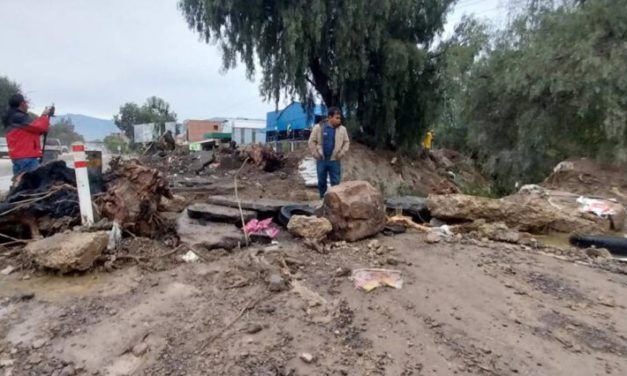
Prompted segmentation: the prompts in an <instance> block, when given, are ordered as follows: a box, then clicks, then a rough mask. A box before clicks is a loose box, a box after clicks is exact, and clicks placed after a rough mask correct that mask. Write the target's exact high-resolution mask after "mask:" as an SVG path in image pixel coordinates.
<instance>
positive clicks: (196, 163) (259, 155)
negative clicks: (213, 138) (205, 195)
mask: <svg viewBox="0 0 627 376" xmlns="http://www.w3.org/2000/svg"><path fill="white" fill-rule="evenodd" d="M246 159H248V160H250V162H251V164H253V165H254V166H257V167H258V168H259V169H260V170H263V171H265V172H274V171H277V170H280V169H281V168H283V167H284V165H285V161H286V160H287V157H286V156H285V155H284V154H283V153H279V152H275V151H274V150H272V149H270V148H269V147H267V146H264V145H258V144H255V145H247V146H245V147H243V148H239V147H237V145H235V143H233V142H231V143H223V144H218V145H216V146H212V147H211V148H210V149H209V150H201V151H197V152H190V151H189V150H184V149H182V148H177V149H176V150H173V151H171V152H164V151H159V152H155V153H151V154H146V155H144V156H142V157H141V162H142V163H143V164H145V165H147V166H151V167H155V168H159V169H160V170H161V171H163V172H164V173H165V174H167V175H180V176H202V175H210V174H212V173H215V172H216V171H228V170H236V169H238V168H240V167H241V166H242V164H243V163H244V161H245V160H246Z"/></svg>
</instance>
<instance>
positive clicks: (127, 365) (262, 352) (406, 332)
mask: <svg viewBox="0 0 627 376" xmlns="http://www.w3.org/2000/svg"><path fill="white" fill-rule="evenodd" d="M377 241H378V242H379V243H380V245H381V246H380V247H376V246H375V247H372V246H371V247H368V244H369V243H370V240H366V241H362V242H358V243H354V244H345V243H333V244H330V245H329V246H327V247H326V248H327V250H328V251H329V252H328V254H319V253H316V252H314V251H312V250H310V249H308V248H306V247H304V246H303V245H302V243H300V242H296V241H293V240H292V239H291V238H290V237H289V236H287V235H285V234H282V235H281V238H280V240H279V246H278V247H276V246H271V247H266V248H263V247H261V246H255V247H252V248H249V249H242V250H234V251H233V252H231V253H227V252H224V251H214V252H202V253H201V251H198V252H199V255H200V256H201V260H200V261H199V262H197V263H185V262H183V261H182V260H181V259H180V256H181V254H182V253H184V252H179V253H177V254H172V255H170V256H168V257H165V258H164V259H159V261H158V263H157V264H158V265H157V266H158V267H155V265H153V264H152V262H151V261H143V260H144V259H142V261H140V262H137V261H136V260H126V261H125V262H123V263H121V264H119V263H118V264H115V265H116V267H115V268H113V269H111V270H113V271H112V272H105V271H103V270H100V271H94V272H91V273H86V274H83V275H75V276H51V275H49V274H45V273H41V272H34V271H32V270H18V271H15V272H13V273H12V274H10V275H8V276H0V367H1V368H0V374H2V373H3V374H5V375H9V374H11V375H74V374H76V375H202V374H212V375H466V374H472V375H517V374H524V375H585V376H589V375H607V374H614V375H623V374H625V370H627V318H626V317H627V316H626V315H625V310H626V309H627V308H626V307H627V295H625V294H624V291H625V288H626V287H627V274H626V271H627V269H626V268H625V267H624V266H621V264H615V261H611V260H605V261H603V260H601V261H595V260H590V259H587V258H586V257H585V256H583V255H576V256H577V257H571V256H563V255H562V256H556V255H553V254H547V250H536V249H531V248H529V247H521V246H517V245H511V244H502V243H494V242H482V241H476V240H456V241H451V242H441V243H437V244H428V243H426V242H425V241H424V235H421V234H417V233H411V232H408V233H405V234H401V235H397V236H394V237H385V236H379V237H378V238H377ZM133 246H134V247H147V248H150V247H151V245H150V244H148V243H146V242H139V241H136V242H134V243H132V244H127V247H133ZM158 253H159V252H158V251H155V250H149V251H145V252H143V253H142V252H140V253H139V254H144V255H150V254H158ZM15 257H17V256H15ZM13 260H14V257H8V258H5V259H3V264H7V263H9V264H10V263H11V262H12V261H13ZM155 262H156V261H155ZM361 267H384V268H392V269H398V270H400V271H401V272H402V277H403V280H404V286H403V287H402V289H399V290H396V289H391V288H378V289H376V290H374V291H372V292H370V293H366V292H363V291H361V290H357V289H355V288H354V286H353V282H352V281H351V280H350V279H349V277H348V276H347V274H346V273H345V270H346V269H354V268H361ZM101 269H102V268H101ZM272 274H279V275H281V276H282V278H284V279H285V280H287V281H289V283H290V286H289V288H287V289H286V290H284V291H279V292H271V291H269V288H268V283H267V280H268V278H269V276H270V275H272ZM305 353H308V354H309V355H310V356H311V357H309V356H305V355H304V354H305Z"/></svg>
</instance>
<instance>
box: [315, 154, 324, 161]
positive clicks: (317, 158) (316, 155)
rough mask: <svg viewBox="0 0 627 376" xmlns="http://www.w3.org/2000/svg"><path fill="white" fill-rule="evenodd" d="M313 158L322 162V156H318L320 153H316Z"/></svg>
mask: <svg viewBox="0 0 627 376" xmlns="http://www.w3.org/2000/svg"><path fill="white" fill-rule="evenodd" d="M314 158H316V160H318V161H321V160H322V155H320V153H316V154H315V155H314Z"/></svg>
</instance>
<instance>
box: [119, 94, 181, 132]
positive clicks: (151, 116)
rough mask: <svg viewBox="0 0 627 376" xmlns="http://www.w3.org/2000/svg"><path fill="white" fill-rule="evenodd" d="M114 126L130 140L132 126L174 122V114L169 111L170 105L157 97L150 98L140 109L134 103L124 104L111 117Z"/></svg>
mask: <svg viewBox="0 0 627 376" xmlns="http://www.w3.org/2000/svg"><path fill="white" fill-rule="evenodd" d="M113 121H114V122H115V125H117V126H118V128H120V130H121V131H122V132H124V134H125V135H126V136H127V137H128V138H129V139H130V140H132V139H133V136H134V135H133V125H136V124H146V123H157V124H163V123H167V122H171V121H176V113H175V112H173V111H172V110H171V109H170V104H169V103H168V102H166V101H164V100H163V99H161V98H159V97H155V96H153V97H150V98H148V99H146V102H145V103H144V104H143V105H142V106H141V107H140V106H139V105H137V104H135V103H131V102H129V103H125V104H124V105H122V106H120V111H119V113H118V114H117V115H115V116H114V117H113Z"/></svg>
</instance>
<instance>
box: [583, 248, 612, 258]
mask: <svg viewBox="0 0 627 376" xmlns="http://www.w3.org/2000/svg"><path fill="white" fill-rule="evenodd" d="M584 252H586V255H587V256H588V257H591V258H604V259H610V258H612V254H611V253H610V251H608V250H607V249H605V248H587V249H585V250H584Z"/></svg>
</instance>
